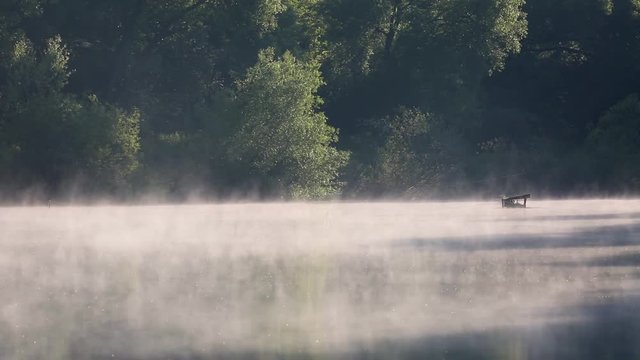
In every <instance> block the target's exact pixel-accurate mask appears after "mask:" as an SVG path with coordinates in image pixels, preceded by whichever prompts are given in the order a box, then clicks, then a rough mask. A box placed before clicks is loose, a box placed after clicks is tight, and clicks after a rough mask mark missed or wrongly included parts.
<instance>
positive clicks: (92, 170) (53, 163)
mask: <svg viewBox="0 0 640 360" xmlns="http://www.w3.org/2000/svg"><path fill="white" fill-rule="evenodd" d="M68 59H69V52H68V51H67V49H66V47H65V46H64V45H63V44H62V41H61V39H60V38H59V37H55V38H53V39H51V40H49V41H47V45H46V48H45V49H44V50H43V51H42V52H41V53H38V52H37V51H36V50H35V49H34V47H33V46H32V45H31V43H30V42H29V41H28V40H26V39H21V40H19V41H18V42H16V44H15V46H14V50H13V52H12V57H11V58H10V59H9V62H8V64H5V66H6V73H7V76H6V79H7V80H6V81H5V83H4V84H3V85H2V87H1V88H0V91H1V93H2V95H3V97H4V98H5V99H6V100H7V101H6V102H4V103H3V104H4V105H3V106H2V109H1V113H2V120H3V121H2V123H0V124H1V127H0V130H1V132H0V133H1V135H2V142H1V144H2V153H3V154H4V156H3V161H2V164H1V165H2V167H3V168H4V170H5V171H6V172H3V175H4V176H3V179H2V180H3V181H4V182H6V183H12V184H13V185H14V186H19V187H28V186H34V185H43V184H42V183H43V182H44V183H45V184H46V185H48V187H49V188H50V190H51V191H55V190H58V188H59V187H60V186H61V185H63V184H64V183H65V182H68V181H72V180H74V181H78V184H76V185H80V186H82V187H91V188H95V189H99V190H115V189H117V188H121V187H124V186H125V185H126V180H127V177H128V176H129V175H130V174H131V173H132V172H133V171H134V170H135V168H136V167H137V164H138V162H137V153H138V151H139V150H140V145H139V122H140V114H139V113H138V112H133V113H130V114H128V113H125V112H123V111H122V110H119V109H117V108H115V107H113V106H110V105H106V104H102V103H101V102H99V101H98V99H97V98H96V97H95V96H90V97H88V98H86V99H78V98H76V97H75V96H73V95H69V94H66V93H64V92H63V88H64V87H65V85H66V84H67V81H68V76H69V74H70V72H69V70H68V67H67V62H68ZM7 170H8V171H7Z"/></svg>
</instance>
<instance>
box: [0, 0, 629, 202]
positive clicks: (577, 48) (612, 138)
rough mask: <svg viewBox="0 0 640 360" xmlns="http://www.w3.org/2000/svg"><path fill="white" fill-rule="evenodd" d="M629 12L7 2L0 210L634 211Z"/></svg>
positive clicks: (570, 6)
mask: <svg viewBox="0 0 640 360" xmlns="http://www.w3.org/2000/svg"><path fill="white" fill-rule="evenodd" d="M638 94H640V1H639V0H529V1H525V0H109V1H96V0H2V1H0V189H1V190H0V192H1V194H2V195H1V196H2V198H3V199H5V200H7V199H12V198H16V197H19V196H23V195H24V194H27V193H31V194H37V196H40V197H42V198H52V197H53V198H55V197H66V196H72V195H73V196H77V195H78V194H82V195H83V196H84V195H86V196H101V197H102V196H108V197H115V198H121V199H124V198H130V199H133V198H136V197H139V196H143V195H145V194H158V195H162V196H165V197H167V198H173V199H182V198H184V197H187V196H191V195H194V194H196V195H199V196H209V197H219V198H226V197H243V196H259V197H262V198H285V199H290V198H293V199H317V198H328V197H329V198H330V197H343V198H358V197H367V198H370V197H400V198H427V197H431V198H446V197H459V196H470V195H476V196H495V195H500V194H502V193H509V192H516V191H525V190H526V191H534V192H537V194H546V195H572V196H575V195H587V194H588V195H593V194H598V195H613V194H632V193H637V192H638V191H640V96H639V95H638Z"/></svg>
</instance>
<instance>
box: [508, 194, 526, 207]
mask: <svg viewBox="0 0 640 360" xmlns="http://www.w3.org/2000/svg"><path fill="white" fill-rule="evenodd" d="M530 197H531V194H523V195H516V196H508V197H507V196H503V197H502V207H503V208H526V207H527V199H529V198H530Z"/></svg>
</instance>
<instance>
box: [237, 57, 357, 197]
mask: <svg viewBox="0 0 640 360" xmlns="http://www.w3.org/2000/svg"><path fill="white" fill-rule="evenodd" d="M321 85H322V79H321V75H320V71H319V69H318V65H317V64H314V63H301V62H299V61H297V60H296V59H295V58H294V57H293V56H292V55H291V54H290V53H285V54H284V55H283V56H282V58H276V57H275V55H274V51H273V49H269V50H265V51H262V52H261V53H260V55H259V57H258V63H257V64H256V65H255V66H253V67H252V68H250V69H249V70H248V71H247V74H246V76H245V77H244V78H243V79H242V80H240V81H239V82H238V84H237V88H238V89H237V102H238V104H239V108H240V112H241V119H240V121H241V124H240V128H239V130H238V132H237V133H236V134H235V135H234V136H233V137H232V139H231V141H230V147H231V149H232V150H231V151H232V157H233V158H234V159H237V160H238V161H242V162H244V163H246V164H247V166H248V167H249V168H248V171H249V172H250V173H251V174H252V175H253V176H255V177H257V178H258V179H260V180H259V181H260V182H261V183H260V185H261V186H266V187H267V189H269V191H276V192H284V193H285V194H287V195H289V196H291V197H294V198H322V197H326V196H329V195H331V194H333V193H335V191H337V190H338V183H337V181H336V178H337V176H338V171H339V169H340V167H342V166H343V165H344V163H345V162H346V160H347V153H345V152H343V151H338V150H337V149H335V148H334V147H333V143H335V142H336V141H337V140H338V132H337V130H336V129H334V128H332V127H330V126H329V125H327V124H326V117H325V115H324V114H323V113H322V112H320V111H318V106H319V105H320V104H321V99H320V98H319V97H318V95H317V91H318V88H319V87H320V86H321ZM253 176H252V178H253Z"/></svg>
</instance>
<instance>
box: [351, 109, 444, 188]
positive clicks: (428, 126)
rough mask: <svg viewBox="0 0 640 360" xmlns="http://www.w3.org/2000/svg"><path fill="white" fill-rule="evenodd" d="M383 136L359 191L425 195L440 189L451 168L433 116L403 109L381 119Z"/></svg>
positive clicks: (365, 171) (378, 124)
mask: <svg viewBox="0 0 640 360" xmlns="http://www.w3.org/2000/svg"><path fill="white" fill-rule="evenodd" d="M374 126H375V127H379V128H381V129H380V132H381V133H382V134H383V138H382V139H381V140H382V141H381V145H380V146H379V148H378V150H377V153H376V156H375V157H374V160H373V163H372V164H371V165H369V166H366V167H365V168H364V169H363V173H362V174H361V175H359V176H358V177H359V178H361V179H362V180H361V183H360V184H359V192H361V193H364V194H373V195H376V194H377V195H380V194H386V195H400V196H414V195H422V196H423V195H425V194H429V193H430V192H432V191H434V190H436V187H437V186H438V184H439V183H440V182H441V181H442V178H443V177H444V176H445V175H446V174H445V172H446V169H447V168H448V167H449V166H450V164H448V163H447V161H446V159H445V158H444V157H443V154H442V151H443V145H442V144H441V143H439V140H438V137H437V136H436V133H437V129H436V127H437V125H436V122H435V121H434V119H433V116H432V115H431V114H428V113H424V112H421V111H420V110H418V109H415V108H411V109H410V108H404V107H401V108H400V109H399V110H398V111H397V112H396V113H395V114H394V115H393V116H388V117H385V118H383V119H381V120H378V121H377V122H376V123H375V124H374Z"/></svg>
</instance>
